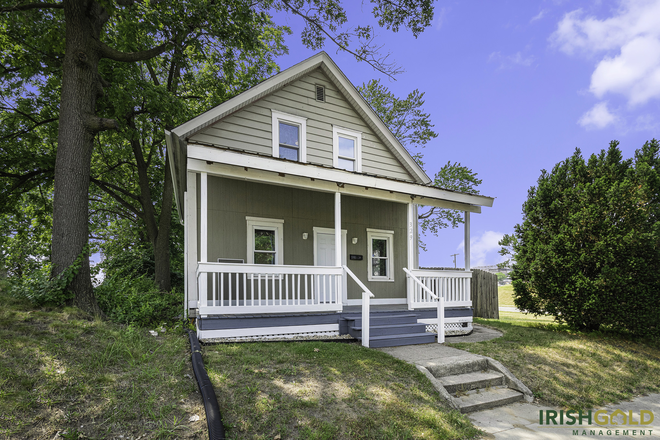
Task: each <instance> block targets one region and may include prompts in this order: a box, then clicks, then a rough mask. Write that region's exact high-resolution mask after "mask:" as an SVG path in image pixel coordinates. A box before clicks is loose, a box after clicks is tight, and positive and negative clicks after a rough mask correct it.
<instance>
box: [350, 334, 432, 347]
mask: <svg viewBox="0 0 660 440" xmlns="http://www.w3.org/2000/svg"><path fill="white" fill-rule="evenodd" d="M357 339H358V341H360V342H362V338H357ZM431 342H435V333H426V332H424V333H406V334H402V335H384V336H370V337H369V347H371V348H381V347H397V346H400V345H417V344H428V343H431Z"/></svg>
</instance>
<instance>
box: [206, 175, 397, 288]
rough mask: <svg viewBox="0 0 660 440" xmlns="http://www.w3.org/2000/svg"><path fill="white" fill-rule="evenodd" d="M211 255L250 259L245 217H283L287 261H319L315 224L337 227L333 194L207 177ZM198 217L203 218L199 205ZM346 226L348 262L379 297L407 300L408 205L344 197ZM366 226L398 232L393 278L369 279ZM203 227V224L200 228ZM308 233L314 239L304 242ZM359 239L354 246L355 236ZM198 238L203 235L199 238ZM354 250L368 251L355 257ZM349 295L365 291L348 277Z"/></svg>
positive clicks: (311, 262)
mask: <svg viewBox="0 0 660 440" xmlns="http://www.w3.org/2000/svg"><path fill="white" fill-rule="evenodd" d="M208 192H209V201H208V209H209V212H208V217H209V223H208V225H209V226H208V235H209V237H208V240H209V242H208V258H209V261H217V259H218V258H240V259H243V260H244V261H247V222H246V219H245V217H246V216H251V217H263V218H273V219H282V220H284V264H293V265H309V266H312V265H313V264H314V239H313V238H314V234H313V228H314V227H322V228H333V227H334V195H333V194H329V193H321V192H314V191H306V190H300V189H295V188H288V187H282V186H274V185H265V184H260V183H253V182H246V181H242V180H233V179H226V178H220V177H214V176H209V177H208ZM197 206H198V215H197V217H198V218H199V217H200V211H199V204H198V205H197ZM341 226H342V229H346V231H347V240H346V241H347V247H348V249H347V252H346V253H347V260H348V261H347V265H348V267H349V268H350V269H351V270H352V271H353V273H355V275H356V276H357V277H358V278H359V279H360V280H361V281H362V282H363V283H365V284H366V285H367V287H369V289H371V291H372V292H373V293H374V295H376V298H381V299H383V298H405V297H406V293H405V292H406V285H405V273H404V272H403V270H402V267H405V265H406V255H407V253H406V244H407V241H406V205H404V204H400V203H393V202H385V201H380V200H373V199H365V198H358V197H351V196H342V225H341ZM367 228H373V229H385V230H392V231H394V247H393V248H394V255H393V258H394V282H369V281H367V267H368V264H369V258H368V255H367V245H368V243H367ZM198 231H199V228H198ZM304 232H307V233H308V234H309V238H308V239H307V240H303V238H302V234H303V233H304ZM353 237H357V239H358V243H357V244H355V245H354V244H352V243H351V238H353ZM198 240H199V236H198ZM350 254H358V255H363V258H364V259H363V260H362V261H350V260H349V259H348V258H349V257H348V256H349V255H350ZM348 298H349V299H359V298H361V291H360V290H359V288H358V287H357V285H356V284H355V283H354V282H353V281H352V280H349V281H348Z"/></svg>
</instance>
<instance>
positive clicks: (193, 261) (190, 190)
mask: <svg viewBox="0 0 660 440" xmlns="http://www.w3.org/2000/svg"><path fill="white" fill-rule="evenodd" d="M186 180H187V188H186V192H185V194H184V202H183V209H184V213H185V214H184V215H185V219H184V222H183V223H184V236H185V238H184V246H185V254H184V256H185V263H184V264H185V268H186V270H185V273H184V274H185V281H184V283H185V284H184V285H185V286H186V289H185V291H186V292H185V305H184V307H185V311H184V316H185V317H186V318H187V317H188V309H189V308H190V301H194V303H195V304H196V303H197V301H198V300H199V295H198V292H197V279H196V278H195V272H196V271H197V173H192V172H188V176H187V179H186Z"/></svg>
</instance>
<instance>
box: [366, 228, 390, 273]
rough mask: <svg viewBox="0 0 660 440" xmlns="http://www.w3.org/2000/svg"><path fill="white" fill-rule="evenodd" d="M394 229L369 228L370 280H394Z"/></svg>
mask: <svg viewBox="0 0 660 440" xmlns="http://www.w3.org/2000/svg"><path fill="white" fill-rule="evenodd" d="M393 241H394V231H383V230H380V229H367V242H368V245H369V259H368V264H369V267H368V268H367V271H368V275H369V277H368V278H369V281H394V270H393V268H394V260H393V258H394V256H393V254H392V248H393V246H392V242H393Z"/></svg>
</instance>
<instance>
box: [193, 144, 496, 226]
mask: <svg viewBox="0 0 660 440" xmlns="http://www.w3.org/2000/svg"><path fill="white" fill-rule="evenodd" d="M187 169H188V171H194V172H204V173H209V174H211V175H217V176H224V177H229V178H233V179H241V180H249V181H253V182H260V183H268V184H273V185H280V186H289V187H295V188H302V189H310V190H314V191H322V192H332V193H334V192H340V193H343V194H346V195H354V196H358V197H367V198H375V199H381V200H389V201H394V202H399V203H410V202H411V201H413V202H414V203H416V204H419V205H425V206H436V207H439V208H447V209H456V210H459V211H467V212H474V213H480V212H481V207H482V206H486V207H491V206H493V201H494V198H493V197H487V196H482V195H475V194H468V193H462V192H458V191H451V190H446V189H440V188H436V187H433V186H427V185H422V184H417V183H411V182H405V181H400V180H394V179H385V178H382V177H380V176H378V177H377V176H370V175H365V174H362V173H353V172H349V171H344V170H339V169H335V168H323V167H319V166H317V165H309V164H304V163H298V162H292V161H288V160H284V159H276V158H272V157H263V156H260V155H257V154H253V153H247V152H237V151H235V150H229V149H222V148H217V147H208V146H203V145H193V144H190V145H188V162H187Z"/></svg>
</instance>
